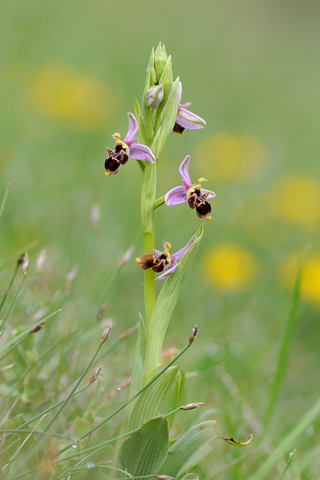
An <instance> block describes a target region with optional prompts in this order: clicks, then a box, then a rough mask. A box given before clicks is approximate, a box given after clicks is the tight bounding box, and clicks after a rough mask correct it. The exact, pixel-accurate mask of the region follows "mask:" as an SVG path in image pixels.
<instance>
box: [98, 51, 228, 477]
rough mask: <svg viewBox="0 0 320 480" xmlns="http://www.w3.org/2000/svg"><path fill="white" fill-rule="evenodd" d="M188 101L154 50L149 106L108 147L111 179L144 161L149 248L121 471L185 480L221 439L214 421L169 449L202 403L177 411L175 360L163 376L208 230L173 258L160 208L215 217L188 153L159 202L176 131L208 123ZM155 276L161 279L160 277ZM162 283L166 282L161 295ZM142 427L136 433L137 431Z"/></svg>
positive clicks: (167, 61) (146, 96) (143, 260)
mask: <svg viewBox="0 0 320 480" xmlns="http://www.w3.org/2000/svg"><path fill="white" fill-rule="evenodd" d="M181 97H182V84H181V82H180V79H179V77H178V78H177V79H176V80H175V81H173V73H172V63H171V57H170V56H168V55H167V53H166V50H165V47H164V45H162V44H161V43H160V44H159V46H158V47H157V49H156V51H155V52H154V50H152V53H151V57H150V60H149V64H148V68H147V79H146V84H145V89H144V93H143V98H142V107H141V106H140V104H139V102H138V101H137V100H136V101H135V114H133V113H128V119H129V130H128V133H127V134H126V136H125V138H124V140H122V138H121V135H120V134H119V133H115V134H113V135H112V137H113V138H114V140H115V145H114V149H113V150H112V149H110V148H106V150H107V152H108V157H107V159H106V160H105V175H106V176H107V177H110V176H114V175H115V174H117V173H118V171H119V168H120V166H121V165H125V164H126V163H127V162H128V160H129V158H133V159H136V160H138V161H139V162H138V164H139V166H140V168H141V170H142V173H143V181H142V190H141V224H142V235H143V244H144V245H143V253H142V254H141V255H140V256H139V257H137V258H136V264H137V265H138V266H140V267H141V269H142V270H143V271H144V301H145V310H144V315H141V316H140V329H139V335H138V341H137V347H136V353H135V360H134V368H133V373H132V379H131V392H130V400H129V402H132V407H131V409H130V411H129V414H128V416H127V420H126V423H125V425H126V429H127V430H129V432H130V433H132V432H134V434H132V436H131V437H130V438H129V439H127V440H125V441H124V442H123V443H122V445H121V446H120V450H119V459H120V465H119V467H121V468H122V469H123V470H124V471H126V472H128V474H130V475H133V476H134V477H139V478H151V477H155V478H158V479H170V478H177V479H178V478H182V476H183V475H185V472H187V471H189V469H190V468H192V466H194V465H195V464H197V463H198V462H199V461H200V460H201V459H202V458H203V457H204V456H205V455H207V454H208V453H209V451H210V450H211V441H212V440H213V439H214V438H217V437H218V436H219V435H218V434H217V433H216V432H215V431H214V424H215V422H214V421H207V422H203V423H201V424H199V425H195V426H194V427H192V429H191V430H189V431H188V432H186V433H185V434H184V435H183V436H182V437H181V438H180V440H178V441H177V442H176V443H174V444H173V445H172V446H170V448H169V427H170V426H171V423H172V421H173V414H174V413H175V412H177V411H178V410H189V409H193V408H196V407H199V406H200V405H201V403H199V402H196V403H192V404H190V405H187V406H186V405H185V406H182V407H178V408H177V405H178V400H179V391H180V376H179V371H178V370H179V368H178V367H177V366H173V362H171V363H170V364H169V366H167V367H165V368H166V370H165V371H164V370H163V369H162V370H161V355H162V347H163V341H164V338H165V334H166V331H167V328H168V325H169V322H170V320H171V316H172V313H173V310H174V308H175V305H176V303H177V300H178V296H179V294H180V291H181V288H182V285H183V282H184V280H185V278H186V276H187V273H188V270H189V268H190V265H191V263H192V260H193V258H194V256H195V253H196V251H197V248H198V246H199V243H200V240H201V238H202V235H203V226H202V225H201V226H200V228H199V229H198V231H197V232H196V233H195V235H193V236H192V238H191V239H190V240H189V241H188V242H187V243H186V245H185V246H184V247H182V248H180V249H179V250H178V251H176V252H175V253H172V252H171V243H170V242H169V241H165V242H163V251H161V250H157V249H156V237H155V209H156V208H158V207H160V206H161V205H166V206H170V207H171V206H175V205H178V204H181V203H187V205H188V206H189V208H191V209H195V210H196V213H197V216H198V217H199V218H200V219H204V220H207V221H209V220H211V219H212V215H211V205H210V203H209V201H208V200H210V199H212V198H214V197H215V193H214V192H212V191H211V190H206V189H204V188H202V186H201V184H202V183H203V182H205V181H206V179H205V178H203V177H200V178H199V180H198V181H197V182H195V183H192V181H191V179H190V176H189V172H188V170H189V164H190V160H191V157H190V155H187V156H186V157H185V159H184V160H183V161H182V163H181V165H180V167H179V173H180V175H181V179H182V183H183V185H181V186H177V187H175V188H172V189H170V190H168V192H167V193H166V194H165V195H163V196H161V197H159V198H158V199H156V190H157V168H158V165H159V164H160V157H161V153H162V150H163V147H164V145H165V142H166V140H167V139H168V137H169V135H171V133H172V132H175V133H178V134H180V135H181V134H182V133H183V132H184V130H185V129H187V130H198V129H201V128H203V127H204V126H205V125H206V122H205V121H204V120H203V119H202V118H201V117H199V116H198V115H196V114H195V113H192V112H191V111H189V110H188V107H189V106H190V105H191V103H190V102H189V103H185V104H181ZM177 168H178V165H177ZM124 173H125V172H123V174H124ZM121 174H122V172H121ZM108 181H110V180H108ZM156 274H160V275H159V276H158V277H156ZM156 280H162V281H164V280H165V282H163V285H162V288H161V291H160V294H159V295H158V297H157V295H156ZM196 333H197V326H196V327H195V328H194V329H193V331H192V334H191V336H190V339H189V342H188V345H187V348H189V347H190V346H191V345H192V343H193V341H194V339H195V335H196ZM171 365H172V366H171ZM141 392H142V393H141ZM137 396H138V398H136V397H137ZM170 412H171V413H170ZM137 428H138V431H137V432H136V431H135V430H134V429H137ZM143 433H145V435H142V434H143ZM225 440H228V441H229V440H230V439H225ZM229 443H230V442H229ZM148 475H149V476H148ZM147 476H148V477H147ZM183 478H185V477H183Z"/></svg>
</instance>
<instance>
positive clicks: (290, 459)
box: [279, 452, 294, 480]
mask: <svg viewBox="0 0 320 480" xmlns="http://www.w3.org/2000/svg"><path fill="white" fill-rule="evenodd" d="M293 457H294V452H291V453H290V455H289V460H288V462H287V465H286V466H285V468H284V470H283V472H282V473H281V477H280V478H279V480H281V479H283V478H284V476H285V474H286V472H287V470H288V468H289V467H290V463H291V462H292V460H293Z"/></svg>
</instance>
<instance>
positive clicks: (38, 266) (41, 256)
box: [36, 248, 47, 273]
mask: <svg viewBox="0 0 320 480" xmlns="http://www.w3.org/2000/svg"><path fill="white" fill-rule="evenodd" d="M46 255H47V251H46V249H45V248H44V249H43V250H41V252H40V253H39V255H38V258H37V261H36V271H37V273H40V272H42V269H43V265H44V262H45V261H46Z"/></svg>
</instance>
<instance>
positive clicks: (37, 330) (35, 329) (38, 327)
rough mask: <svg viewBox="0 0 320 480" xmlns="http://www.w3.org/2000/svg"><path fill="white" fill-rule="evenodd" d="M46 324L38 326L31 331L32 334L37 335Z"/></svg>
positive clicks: (42, 323)
mask: <svg viewBox="0 0 320 480" xmlns="http://www.w3.org/2000/svg"><path fill="white" fill-rule="evenodd" d="M45 324H46V322H41V323H39V324H38V325H36V326H35V327H34V328H33V329H32V330H30V333H37V332H39V330H41V328H42V327H43V326H44V325H45Z"/></svg>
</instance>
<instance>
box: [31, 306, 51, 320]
mask: <svg viewBox="0 0 320 480" xmlns="http://www.w3.org/2000/svg"><path fill="white" fill-rule="evenodd" d="M48 311H49V308H40V310H38V311H37V312H36V313H35V314H34V315H33V316H32V321H33V322H35V323H36V322H39V320H41V318H43V317H44V316H45V315H46V314H47V313H48Z"/></svg>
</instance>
